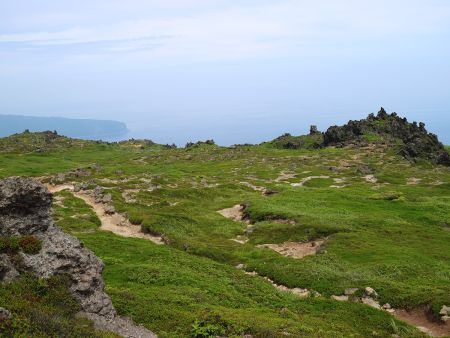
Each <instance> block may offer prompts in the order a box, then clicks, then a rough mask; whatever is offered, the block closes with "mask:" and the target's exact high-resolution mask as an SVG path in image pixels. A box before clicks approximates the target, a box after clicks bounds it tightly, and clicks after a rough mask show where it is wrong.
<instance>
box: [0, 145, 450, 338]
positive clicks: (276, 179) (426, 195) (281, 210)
mask: <svg viewBox="0 0 450 338" xmlns="http://www.w3.org/2000/svg"><path fill="white" fill-rule="evenodd" d="M0 161H1V162H2V164H3V165H2V168H0V176H2V177H6V176H10V175H18V174H19V175H31V176H49V175H54V174H56V173H61V172H64V171H66V170H68V169H74V168H76V167H87V166H89V165H91V164H92V163H94V162H95V163H99V164H100V165H101V166H102V170H100V171H98V172H97V171H93V173H92V176H91V177H84V178H68V180H73V181H81V180H92V183H93V184H99V185H101V186H103V187H105V188H108V192H109V193H111V194H112V196H113V201H114V206H115V208H116V209H117V210H119V211H120V212H127V213H128V215H129V217H130V219H131V220H133V222H134V223H138V224H141V225H142V227H143V229H145V230H147V231H150V232H153V233H159V234H162V235H164V237H165V238H166V239H167V240H168V242H169V245H167V246H163V247H161V246H157V245H154V244H152V243H149V242H147V241H145V240H140V239H130V238H121V237H118V236H115V235H113V234H110V233H105V232H102V231H99V230H98V226H99V223H98V219H96V217H95V215H94V214H93V213H92V211H91V209H90V208H89V207H88V206H86V205H85V204H84V202H82V201H81V200H77V199H75V198H73V196H71V195H70V194H69V193H65V192H63V193H60V194H61V197H62V198H64V199H63V201H62V202H61V203H60V204H59V205H56V212H55V219H56V220H57V221H58V224H59V225H60V226H62V227H63V228H64V229H65V230H67V231H69V232H71V233H72V234H74V235H75V236H77V237H78V238H80V239H81V240H82V241H83V242H84V243H85V244H86V245H87V247H89V248H90V249H92V250H93V251H94V252H95V253H96V254H97V255H99V256H100V257H101V258H102V259H103V260H104V262H105V264H106V269H105V273H104V277H105V281H106V285H107V291H108V292H109V293H110V294H111V295H112V297H113V301H114V304H115V306H116V307H117V309H118V310H119V312H120V313H122V314H125V315H129V316H131V317H132V318H133V319H134V320H136V321H137V322H139V323H143V324H144V325H146V326H147V327H148V328H150V329H152V330H154V331H155V332H156V333H157V334H159V335H160V336H162V337H184V336H186V335H188V334H190V333H192V330H193V329H192V325H193V324H194V323H196V321H197V324H198V323H201V321H202V320H203V321H205V318H206V322H208V321H212V322H214V320H213V319H214V318H215V314H220V320H219V322H220V323H221V324H220V325H222V327H225V328H226V330H228V331H227V334H230V335H231V334H241V333H250V334H254V335H256V336H262V337H263V336H267V337H270V336H275V337H276V336H280V335H282V334H283V332H289V333H292V334H293V336H311V337H370V336H379V337H387V336H389V335H391V334H393V333H397V331H398V332H400V334H401V335H402V337H403V336H404V337H410V336H414V335H416V334H417V333H416V331H414V329H411V328H407V327H406V326H404V325H403V324H400V323H398V322H396V321H394V320H393V318H392V317H391V316H390V315H388V314H387V313H384V312H381V311H377V310H374V309H371V308H369V307H367V306H364V305H361V304H353V303H339V302H334V301H330V300H327V299H325V298H326V297H328V296H330V295H331V294H342V292H343V291H344V289H345V288H350V287H358V288H364V287H366V286H371V287H373V288H375V289H376V290H377V291H378V293H379V294H380V298H381V301H382V302H389V303H390V304H391V305H393V306H394V307H411V308H413V307H417V306H421V305H429V306H431V307H433V308H438V307H439V306H441V305H442V304H449V303H450V283H449V281H450V265H449V264H448V262H449V261H450V250H449V247H448V243H449V242H450V231H449V224H450V212H449V210H450V173H449V171H448V169H447V168H444V167H440V166H433V165H431V164H430V163H428V162H425V161H423V162H419V163H416V164H413V165H412V164H410V163H409V162H407V161H405V160H404V159H403V158H401V157H399V156H398V155H397V154H396V149H395V148H388V147H383V146H381V145H379V146H371V147H366V148H341V149H337V148H325V149H320V150H305V149H296V150H284V149H274V148H273V146H272V145H271V144H263V145H260V146H238V147H231V148H221V147H217V146H214V145H199V146H193V147H191V148H189V149H167V148H164V147H161V146H156V145H153V146H152V145H148V146H143V145H139V144H138V145H136V144H121V145H119V144H109V145H108V144H95V143H86V144H84V145H82V146H80V145H77V146H74V147H70V149H69V148H67V149H66V148H64V147H61V148H56V149H54V150H51V151H47V152H44V153H36V152H32V153H27V154H24V153H20V154H17V153H8V154H7V153H3V154H0ZM286 173H289V174H291V176H283V174H286ZM368 173H371V174H373V175H374V176H375V178H376V179H377V182H376V183H373V182H368V181H367V180H366V179H365V176H366V175H367V174H368ZM294 175H295V176H294ZM310 176H328V177H329V178H328V179H325V178H323V179H312V180H310V181H308V182H307V183H306V184H305V185H304V186H297V187H295V186H292V185H291V183H298V182H300V181H301V180H302V179H303V178H306V177H310ZM280 177H281V179H280ZM283 177H284V178H283ZM286 177H288V178H286ZM412 178H414V179H419V180H412ZM334 179H337V180H334ZM342 180H343V181H342ZM336 182H339V183H336ZM411 182H413V183H412V184H411ZM249 184H250V185H253V186H256V187H264V188H266V189H269V190H271V191H275V192H277V193H275V194H273V195H270V196H264V195H263V194H262V193H261V191H257V190H254V189H252V188H249ZM333 185H334V186H340V187H341V188H336V187H331V186H333ZM127 194H128V195H129V196H131V197H132V199H131V202H130V200H129V201H128V202H127V201H126V200H127V199H126V198H125V197H124V196H125V195H127ZM238 203H245V204H247V205H248V208H247V209H246V214H247V217H249V219H250V220H251V222H252V223H253V227H254V232H253V233H252V234H251V235H250V236H249V242H248V243H247V244H244V245H242V244H239V243H236V242H234V241H232V240H231V239H233V238H235V237H236V236H238V235H242V234H243V231H244V229H245V228H246V224H244V223H243V222H234V221H231V220H228V219H225V218H223V217H222V216H221V215H220V214H218V213H217V210H220V209H223V208H228V207H231V206H233V205H235V204H238ZM277 219H284V220H289V221H290V222H277V221H276V220H277ZM324 237H327V238H328V240H327V242H326V245H325V247H324V248H323V249H322V250H321V251H320V253H319V254H318V255H316V256H309V257H305V258H304V259H301V260H295V259H292V258H287V257H284V256H281V255H279V254H278V253H275V252H273V251H271V250H270V249H264V248H258V247H257V246H256V245H257V244H264V243H282V242H285V241H303V240H309V239H316V238H324ZM240 263H243V264H245V265H246V269H247V270H248V271H257V272H258V273H259V274H260V275H262V276H267V277H269V278H271V279H273V280H274V281H275V282H277V283H279V284H283V285H286V286H288V287H302V288H309V289H313V290H316V291H318V292H320V293H321V294H322V295H324V298H323V299H322V298H317V299H316V298H311V299H307V300H302V299H299V298H296V297H295V296H293V295H289V294H285V293H281V292H279V291H278V290H276V289H275V288H273V287H272V286H271V285H270V284H269V283H268V282H266V281H264V280H263V279H262V278H259V277H251V276H248V275H245V274H244V273H243V272H242V271H239V270H237V269H236V268H235V267H234V266H235V265H237V264H240ZM211 318H213V319H211ZM211 325H212V324H211ZM417 335H418V334H417ZM418 336H420V335H418Z"/></svg>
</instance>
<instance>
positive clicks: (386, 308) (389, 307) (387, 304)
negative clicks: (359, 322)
mask: <svg viewBox="0 0 450 338" xmlns="http://www.w3.org/2000/svg"><path fill="white" fill-rule="evenodd" d="M383 309H385V310H389V309H392V307H391V304H389V303H386V304H384V305H383Z"/></svg>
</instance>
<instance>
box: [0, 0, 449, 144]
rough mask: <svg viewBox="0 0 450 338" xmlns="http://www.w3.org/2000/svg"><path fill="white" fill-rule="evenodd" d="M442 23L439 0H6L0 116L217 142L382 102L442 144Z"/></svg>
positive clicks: (0, 10)
mask: <svg viewBox="0 0 450 338" xmlns="http://www.w3.org/2000/svg"><path fill="white" fill-rule="evenodd" d="M449 22H450V3H449V2H448V1H444V0H431V1H427V2H426V3H424V2H423V1H418V0H413V1H404V0H396V1H395V0H394V1H387V0H381V1H365V2H364V3H363V2H358V1H350V0H348V1H339V2H336V1H331V0H322V1H316V2H314V3H310V2H308V1H288V0H281V1H273V0H272V1H271V0H260V1H255V0H249V1H244V2H243V1H239V2H238V1H225V0H217V1H205V0H184V1H181V0H165V1H161V0H148V1H143V0H130V1H127V2H126V3H124V2H122V1H106V0H92V1H90V2H89V3H82V4H81V3H74V2H72V1H55V0H43V1H39V2H36V3H30V2H29V1H25V0H17V1H14V2H3V3H1V4H0V114H17V115H27V116H58V117H70V118H92V119H105V120H117V121H122V122H124V123H126V124H127V126H128V128H129V129H130V130H131V131H132V133H131V134H129V136H132V137H133V136H135V137H145V138H149V139H152V140H154V141H156V142H160V143H172V142H175V143H177V144H184V143H186V142H188V141H196V140H201V139H210V138H213V139H215V140H216V141H217V143H219V144H223V145H228V144H233V143H245V142H249V143H259V142H262V141H266V140H270V139H271V138H273V137H276V136H279V135H280V134H282V133H285V132H289V133H292V134H302V133H305V132H307V131H308V128H309V125H311V124H315V125H317V126H318V127H319V129H322V130H324V129H325V128H326V127H328V126H330V125H333V124H342V123H345V122H346V121H347V120H349V119H361V118H364V117H365V116H366V115H367V114H368V113H370V112H376V111H377V110H378V109H379V107H380V106H383V107H385V108H386V110H387V111H389V112H391V111H396V112H397V113H398V114H399V115H402V116H406V117H407V118H408V120H410V121H414V120H415V121H423V122H425V123H426V125H427V128H428V129H429V131H431V132H434V133H436V134H437V135H438V136H439V138H440V139H441V140H442V141H443V142H444V143H446V144H449V143H450V132H449V131H450V96H449V95H448V91H449V88H450V61H449V60H450V45H449V44H448V41H449V38H450V25H449V24H448V23H449Z"/></svg>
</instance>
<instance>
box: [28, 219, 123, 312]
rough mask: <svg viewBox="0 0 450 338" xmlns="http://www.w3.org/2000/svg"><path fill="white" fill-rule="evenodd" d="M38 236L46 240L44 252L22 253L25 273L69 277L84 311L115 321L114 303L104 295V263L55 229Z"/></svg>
mask: <svg viewBox="0 0 450 338" xmlns="http://www.w3.org/2000/svg"><path fill="white" fill-rule="evenodd" d="M37 236H38V237H39V238H40V239H41V240H42V250H41V251H40V252H39V253H38V254H36V255H27V254H23V253H22V258H23V262H22V264H23V267H24V269H25V270H26V271H29V272H32V273H34V274H35V275H36V276H38V277H40V278H48V277H50V276H53V275H58V274H62V273H65V274H68V275H69V276H70V278H71V282H72V284H71V286H70V291H71V292H72V294H73V295H74V296H75V298H76V299H77V300H78V302H79V303H80V305H81V308H82V309H83V311H86V312H90V313H97V314H99V315H102V316H108V317H114V315H115V310H114V308H113V306H112V302H111V299H110V298H109V296H108V295H106V294H105V293H104V292H103V288H104V283H103V279H102V271H103V263H102V261H101V260H100V259H99V258H97V257H96V256H95V255H94V254H93V253H92V252H91V251H89V250H88V249H86V248H84V247H83V244H82V243H81V242H80V241H78V240H77V239H76V238H74V237H72V236H70V235H67V234H65V233H64V232H63V231H62V230H61V229H59V228H57V227H55V226H53V225H52V226H50V227H49V228H48V229H47V231H46V232H45V233H42V234H38V235H37Z"/></svg>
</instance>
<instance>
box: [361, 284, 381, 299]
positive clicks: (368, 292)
mask: <svg viewBox="0 0 450 338" xmlns="http://www.w3.org/2000/svg"><path fill="white" fill-rule="evenodd" d="M364 291H365V292H366V295H367V296H369V297H378V293H377V292H376V291H375V290H374V289H372V288H371V287H370V286H368V287H366V288H365V290H364Z"/></svg>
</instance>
